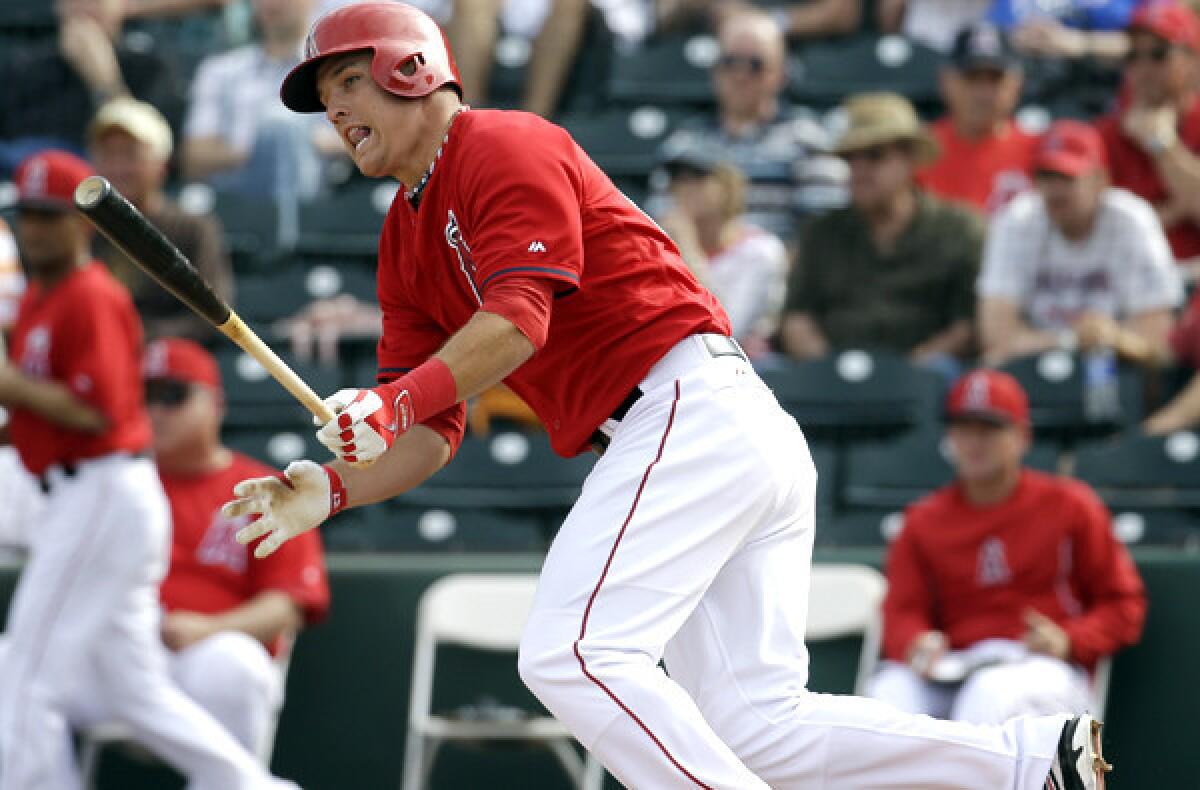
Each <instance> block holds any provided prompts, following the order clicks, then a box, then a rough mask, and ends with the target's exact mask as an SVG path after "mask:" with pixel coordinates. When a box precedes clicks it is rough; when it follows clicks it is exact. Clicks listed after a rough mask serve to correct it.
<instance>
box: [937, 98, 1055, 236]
mask: <svg viewBox="0 0 1200 790" xmlns="http://www.w3.org/2000/svg"><path fill="white" fill-rule="evenodd" d="M930 132H931V133H932V134H933V137H934V139H936V140H937V142H938V146H939V147H940V148H941V155H940V156H939V157H938V158H937V160H936V161H935V162H933V164H931V165H929V166H928V167H926V168H924V169H922V170H921V171H920V172H919V173H918V174H917V183H919V184H920V185H921V186H923V187H925V188H926V189H928V190H929V191H930V192H932V193H934V194H935V195H938V196H939V197H943V198H946V199H947V200H957V201H959V202H961V203H966V204H968V205H970V206H973V207H975V208H977V209H979V210H980V211H983V212H985V213H987V214H992V213H994V212H995V211H997V210H998V209H1000V208H1003V206H1004V204H1006V203H1007V202H1008V201H1009V200H1011V199H1012V198H1013V197H1015V196H1016V195H1018V194H1019V193H1021V192H1023V191H1025V190H1026V189H1028V188H1029V186H1030V181H1029V172H1030V169H1031V168H1032V167H1033V155H1034V152H1035V150H1036V149H1037V142H1038V138H1037V137H1036V136H1034V135H1031V134H1027V133H1026V132H1024V131H1022V130H1021V128H1020V127H1018V126H1017V125H1016V124H1015V123H1012V122H1011V121H1009V122H1008V123H1006V124H1005V125H1004V128H1003V129H1002V130H1001V131H1000V132H998V133H996V134H993V135H991V136H990V137H985V138H983V139H982V140H970V139H967V138H966V137H963V136H962V135H960V134H959V133H958V130H957V129H955V128H954V124H953V123H952V122H951V120H950V119H949V118H943V119H941V120H940V121H937V122H936V123H934V124H933V125H932V126H931V127H930Z"/></svg>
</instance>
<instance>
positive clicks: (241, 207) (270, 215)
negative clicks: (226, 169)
mask: <svg viewBox="0 0 1200 790" xmlns="http://www.w3.org/2000/svg"><path fill="white" fill-rule="evenodd" d="M177 198H178V200H179V205H180V207H182V208H183V210H184V211H186V212H188V213H190V214H197V215H205V214H213V215H215V216H216V218H217V219H218V220H220V222H221V229H222V231H223V232H224V237H225V244H226V247H227V248H228V250H229V254H230V257H231V258H232V259H233V267H234V271H236V272H252V271H261V270H264V269H270V268H272V267H274V266H275V265H276V264H277V263H278V262H279V260H280V257H281V252H280V241H279V209H278V207H277V206H276V205H275V201H273V200H268V199H264V198H255V197H246V196H244V195H239V194H236V193H231V192H217V191H214V190H213V189H212V187H210V186H208V185H207V184H199V183H196V184H185V185H184V186H183V187H181V188H180V190H179V192H178V195H177Z"/></svg>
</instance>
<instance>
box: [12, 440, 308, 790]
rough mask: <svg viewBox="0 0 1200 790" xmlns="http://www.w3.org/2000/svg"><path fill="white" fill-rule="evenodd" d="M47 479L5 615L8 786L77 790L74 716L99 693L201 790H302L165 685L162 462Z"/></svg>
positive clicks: (125, 461)
mask: <svg viewBox="0 0 1200 790" xmlns="http://www.w3.org/2000/svg"><path fill="white" fill-rule="evenodd" d="M50 478H51V487H50V492H49V495H48V496H47V502H46V508H45V511H44V518H43V520H42V521H41V522H40V523H39V524H37V525H36V526H35V529H34V533H35V534H34V535H32V536H31V538H32V541H31V542H32V550H31V554H30V559H29V562H28V564H27V565H26V566H25V569H24V572H23V573H22V575H21V578H20V581H19V582H18V585H17V590H16V593H15V595H14V597H13V601H12V604H11V606H10V609H9V619H8V628H7V634H8V649H7V655H6V656H5V667H4V672H3V673H0V789H2V790H70V789H71V788H78V787H80V777H79V773H78V769H77V767H76V764H75V758H74V752H73V749H72V741H71V733H70V729H69V725H70V721H69V717H68V712H69V711H70V709H71V708H72V707H73V706H74V705H75V704H76V702H77V701H78V700H81V699H86V698H87V697H88V696H90V695H93V694H95V693H96V692H97V691H99V692H102V693H103V694H104V695H105V697H106V698H107V704H108V707H109V709H110V710H111V711H112V712H113V714H114V717H115V718H116V719H117V720H118V721H120V722H122V723H124V724H125V725H127V726H128V727H129V728H130V729H131V730H132V731H133V732H134V734H135V737H136V738H137V740H138V741H139V742H140V743H142V744H143V745H145V746H146V747H147V748H148V749H150V750H151V751H152V752H154V753H155V754H158V755H160V756H161V757H162V758H163V759H165V760H166V761H167V762H169V763H171V764H172V765H173V766H175V767H176V768H177V769H178V770H179V771H180V772H181V773H183V774H184V775H185V776H187V777H188V779H189V781H190V785H189V786H190V787H191V788H192V790H243V789H244V790H260V789H265V788H271V789H273V790H282V788H294V785H293V784H291V783H290V782H284V781H282V780H276V779H273V778H272V777H270V776H269V775H268V774H267V773H266V771H265V769H264V768H262V766H260V765H259V764H258V762H257V761H256V760H255V759H254V758H253V757H252V756H251V755H250V754H249V752H247V751H246V750H245V749H243V748H242V747H241V746H240V745H239V744H238V742H237V741H235V740H234V739H233V737H232V736H231V735H230V734H229V733H228V732H226V731H225V730H224V728H222V727H221V725H220V724H218V723H217V722H216V721H215V720H214V719H213V718H212V717H211V716H210V715H209V714H208V713H206V712H205V711H204V710H203V709H202V708H200V706H199V705H197V704H196V703H195V702H193V701H192V700H191V699H189V698H188V697H187V696H185V695H184V694H183V692H182V691H180V690H179V689H178V688H177V687H176V686H175V685H174V684H173V683H172V682H171V680H170V679H169V677H168V674H167V656H166V648H165V647H164V646H163V644H162V641H161V639H160V637H159V631H158V625H159V607H158V585H159V582H160V581H161V579H162V576H163V572H164V571H165V569H166V563H167V552H168V547H169V544H170V535H169V515H168V509H167V502H166V497H165V496H164V495H163V492H162V487H161V485H160V483H159V481H158V475H157V473H156V472H155V469H154V465H153V464H152V463H151V462H150V461H149V460H146V459H133V458H129V457H126V456H120V455H110V456H105V457H103V458H98V459H93V460H89V461H84V462H82V463H80V464H79V465H78V468H77V470H76V471H75V473H74V474H73V475H69V476H68V475H66V474H64V473H62V472H61V471H52V472H51V473H50ZM93 673H94V674H93ZM90 677H94V678H97V679H98V681H99V683H98V685H93V684H92V683H88V682H87V679H88V678H90ZM85 686H86V687H85Z"/></svg>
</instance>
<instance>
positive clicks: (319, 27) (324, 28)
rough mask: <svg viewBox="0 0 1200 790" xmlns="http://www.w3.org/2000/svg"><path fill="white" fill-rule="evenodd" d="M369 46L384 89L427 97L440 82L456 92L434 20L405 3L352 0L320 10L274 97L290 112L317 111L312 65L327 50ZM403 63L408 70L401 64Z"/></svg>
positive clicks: (446, 47) (454, 72) (450, 59)
mask: <svg viewBox="0 0 1200 790" xmlns="http://www.w3.org/2000/svg"><path fill="white" fill-rule="evenodd" d="M363 50H370V52H371V53H372V58H371V77H372V78H374V80H375V82H376V84H378V85H379V87H381V88H383V89H384V90H386V91H388V92H389V93H393V94H395V95H396V96H404V97H406V98H412V99H415V98H419V97H421V96H428V95H429V94H430V93H433V92H434V91H435V90H437V89H438V88H440V87H441V86H443V85H453V86H454V87H455V88H457V89H459V92H460V93H461V86H462V79H461V78H460V77H459V76H458V66H456V65H454V56H453V55H452V54H450V44H449V43H448V42H447V41H446V36H445V34H444V33H442V29H441V28H440V27H438V24H437V22H434V21H433V19H431V18H430V17H429V15H428V14H426V13H425V12H424V11H421V10H420V9H417V8H413V7H412V6H410V5H408V4H407V3H399V2H386V3H352V4H351V5H348V6H345V7H343V8H339V9H337V10H336V11H331V12H330V13H328V14H325V15H324V16H322V17H321V18H320V19H318V20H317V21H316V22H315V23H313V26H312V30H310V31H309V33H308V38H307V39H306V40H305V42H304V62H303V63H301V64H300V65H299V66H297V67H296V68H294V69H292V71H291V73H290V74H288V75H287V78H286V79H284V81H283V86H282V87H281V88H280V89H279V97H280V98H281V99H283V103H284V105H285V106H287V108H288V109H290V110H294V111H295V112H323V111H324V110H325V105H323V104H322V103H321V99H320V97H319V96H318V95H317V69H318V68H319V67H320V65H321V62H322V61H324V60H325V59H326V58H328V57H331V56H333V55H341V54H344V53H346V52H360V51H363ZM409 64H411V65H412V68H413V69H414V70H413V71H412V73H411V74H405V73H403V71H402V69H403V68H404V67H405V66H408V65H409Z"/></svg>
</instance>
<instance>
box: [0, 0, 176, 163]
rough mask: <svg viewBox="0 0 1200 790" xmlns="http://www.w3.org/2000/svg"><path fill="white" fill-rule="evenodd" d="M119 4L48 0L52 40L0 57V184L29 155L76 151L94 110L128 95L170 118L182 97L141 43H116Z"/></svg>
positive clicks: (165, 66)
mask: <svg viewBox="0 0 1200 790" xmlns="http://www.w3.org/2000/svg"><path fill="white" fill-rule="evenodd" d="M123 8H124V0H55V3H54V9H55V13H56V14H57V15H58V35H57V36H56V37H54V38H52V39H50V40H48V41H45V42H42V41H35V42H31V43H28V44H24V45H22V46H13V45H11V44H10V45H9V46H8V47H7V48H6V49H5V51H4V52H3V53H2V54H0V176H3V175H7V174H9V173H11V172H12V170H13V168H14V167H15V166H16V163H17V162H19V161H20V160H21V159H23V158H24V157H25V156H27V155H29V154H32V153H34V152H35V151H38V150H41V149H43V148H49V147H60V148H69V149H71V150H74V151H77V152H80V151H82V150H83V143H84V140H83V136H84V130H85V129H86V128H87V124H88V121H89V120H90V119H91V117H92V115H93V114H94V113H95V111H96V109H97V108H98V107H99V106H100V105H101V104H103V103H104V102H106V101H108V100H109V99H111V98H114V97H117V96H124V95H128V94H132V95H134V96H136V97H137V98H139V99H142V100H144V101H147V102H149V103H151V104H153V105H155V106H156V107H159V108H161V109H163V110H164V111H165V112H167V113H168V115H171V116H173V113H174V110H175V109H176V108H177V106H178V103H179V97H180V94H181V90H180V87H179V85H178V84H177V81H176V78H175V74H174V71H173V70H172V68H171V67H170V65H169V63H168V62H167V61H166V60H164V59H163V58H162V57H161V56H159V55H158V54H157V53H155V52H154V51H151V50H148V49H147V48H146V47H147V45H148V44H149V43H150V42H149V41H147V40H146V39H145V38H144V37H143V38H139V39H132V38H131V39H129V40H123V39H122V38H121V27H122V23H123V19H124V17H123Z"/></svg>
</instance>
